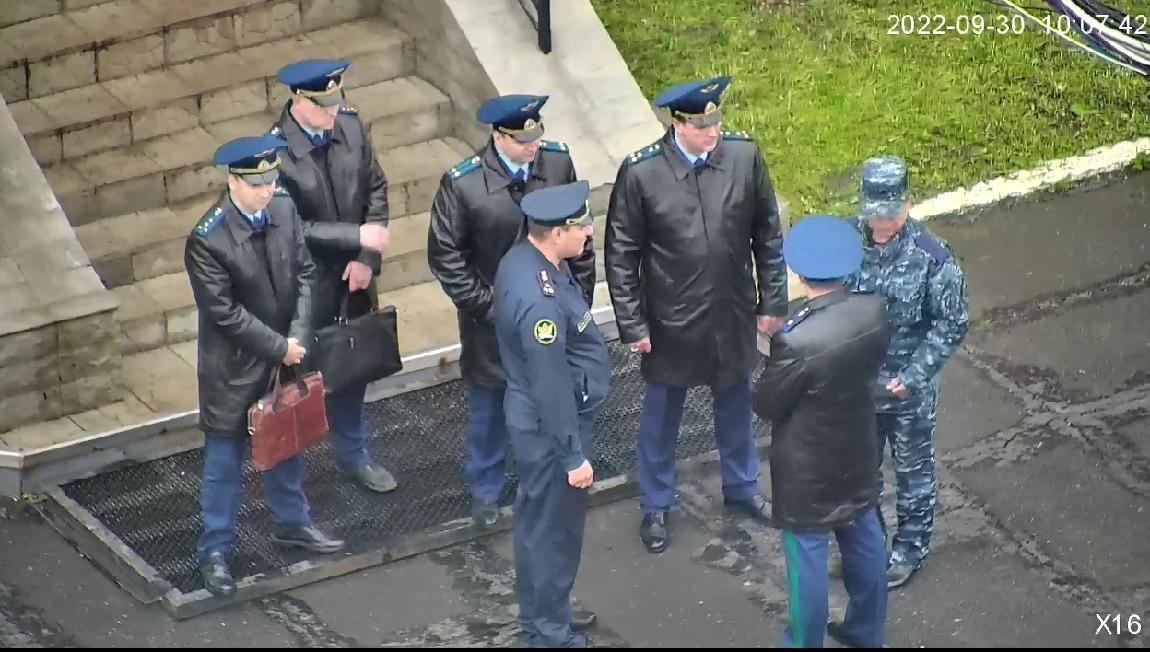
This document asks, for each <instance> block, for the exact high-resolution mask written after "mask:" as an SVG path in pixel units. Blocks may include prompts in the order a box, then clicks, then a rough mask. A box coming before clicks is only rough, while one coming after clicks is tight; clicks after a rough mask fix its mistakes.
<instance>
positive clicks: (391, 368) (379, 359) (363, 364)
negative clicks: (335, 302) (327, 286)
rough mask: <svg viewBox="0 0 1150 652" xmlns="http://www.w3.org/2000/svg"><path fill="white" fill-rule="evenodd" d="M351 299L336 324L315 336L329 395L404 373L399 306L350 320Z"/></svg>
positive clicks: (318, 365) (318, 358)
mask: <svg viewBox="0 0 1150 652" xmlns="http://www.w3.org/2000/svg"><path fill="white" fill-rule="evenodd" d="M347 304H348V297H347V296H346V295H345V296H344V299H343V302H342V304H341V305H340V310H339V317H337V318H336V320H335V323H334V324H332V325H330V326H325V327H324V328H321V329H320V330H319V331H318V332H317V333H316V335H315V339H316V342H315V358H314V359H315V361H316V365H317V367H318V369H319V371H320V372H321V373H322V374H323V381H324V386H325V388H326V390H327V392H328V393H331V392H336V391H339V390H341V389H344V388H346V387H353V386H356V385H365V384H367V383H370V382H372V381H375V380H379V379H380V378H387V377H388V376H391V375H393V374H395V373H397V372H399V371H401V370H402V369H403V362H402V360H401V359H400V355H399V328H398V320H397V316H396V312H395V306H384V307H381V308H374V307H373V308H372V309H371V310H370V311H369V312H367V313H366V314H364V315H361V316H359V317H356V318H355V319H350V320H349V319H348V318H347Z"/></svg>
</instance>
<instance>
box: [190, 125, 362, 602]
mask: <svg viewBox="0 0 1150 652" xmlns="http://www.w3.org/2000/svg"><path fill="white" fill-rule="evenodd" d="M285 145H286V143H285V142H284V141H282V140H280V139H278V138H274V137H270V136H261V137H247V138H239V139H236V140H234V141H231V142H228V143H226V144H224V145H223V146H221V147H220V148H219V149H218V150H217V151H216V154H215V162H216V164H218V165H223V166H227V169H228V172H229V174H228V190H227V191H225V192H224V193H223V195H222V196H221V197H220V200H219V201H218V202H216V204H215V205H214V206H212V207H211V208H210V209H208V212H207V213H206V214H205V215H204V216H203V218H202V219H200V221H199V222H198V223H197V224H196V226H195V227H194V228H193V230H192V233H191V234H190V235H189V236H188V239H187V243H186V245H185V250H184V265H185V268H186V270H187V273H188V278H189V280H190V282H191V286H192V293H193V294H194V295H195V299H196V307H197V309H198V310H199V342H198V346H199V353H198V361H199V363H198V365H197V377H198V381H199V398H200V428H201V429H203V431H204V435H205V437H204V470H203V489H202V493H201V505H202V508H203V520H204V531H203V534H202V536H201V537H200V540H199V544H198V546H197V549H196V556H197V561H198V562H199V565H200V572H201V575H202V576H203V580H204V585H205V587H206V588H207V589H208V591H210V592H211V593H213V594H216V595H229V594H231V593H234V592H235V590H236V583H235V580H234V579H233V577H232V574H231V571H230V569H229V568H228V560H227V557H228V554H229V552H230V550H231V547H232V544H233V543H234V541H235V525H236V522H235V521H236V510H237V508H238V507H239V502H240V498H241V497H242V495H243V489H242V485H241V479H242V475H243V462H244V457H245V455H246V454H247V451H248V445H249V438H248V411H249V409H250V408H251V406H252V405H253V404H254V403H256V402H257V401H258V400H259V399H260V397H261V396H263V395H264V394H265V392H267V391H268V389H269V385H270V381H271V380H272V374H273V373H278V372H280V371H281V370H282V366H284V365H287V366H295V365H299V364H300V363H301V362H302V361H303V360H304V356H305V355H306V354H307V350H306V348H305V347H304V346H303V345H302V344H301V343H302V342H306V341H308V336H307V333H308V330H309V329H310V324H309V323H308V322H309V316H310V310H311V307H310V304H311V292H312V283H313V279H314V277H315V266H314V264H313V263H312V259H311V255H310V254H309V253H308V248H307V244H306V242H305V239H304V233H303V228H302V225H301V222H300V219H299V216H298V215H297V214H296V209H295V204H293V203H292V201H291V199H290V198H289V197H288V196H287V195H286V193H284V192H283V191H282V190H279V189H278V188H277V187H276V184H275V182H276V179H277V178H278V175H279V170H278V167H279V157H278V154H277V149H278V148H281V147H284V146H285ZM350 244H351V243H350V242H349V243H348V245H349V246H350ZM303 478H304V463H303V460H302V459H300V457H299V456H298V455H297V456H294V457H291V458H289V459H286V460H284V461H283V462H281V463H280V464H278V465H276V466H274V467H273V468H271V469H268V470H266V471H265V472H264V473H263V484H264V491H265V496H266V499H267V503H268V506H269V507H270V508H271V512H272V516H273V519H274V521H275V523H276V531H275V533H274V535H273V540H274V541H275V542H276V543H278V544H280V545H282V546H287V547H297V548H304V549H307V550H311V551H313V552H318V553H331V552H336V551H338V550H340V549H342V548H343V546H344V544H343V542H342V541H337V540H334V539H332V538H331V537H329V536H327V535H326V534H324V533H323V532H320V531H319V530H318V529H316V528H315V527H313V526H312V523H311V518H310V515H309V511H308V503H307V497H306V496H305V495H304V492H303V486H302V485H303Z"/></svg>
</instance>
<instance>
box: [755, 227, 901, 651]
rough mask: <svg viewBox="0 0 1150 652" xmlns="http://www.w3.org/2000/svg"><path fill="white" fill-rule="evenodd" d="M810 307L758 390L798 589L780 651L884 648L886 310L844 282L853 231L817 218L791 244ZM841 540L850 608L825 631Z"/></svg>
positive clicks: (779, 340)
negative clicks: (832, 564)
mask: <svg viewBox="0 0 1150 652" xmlns="http://www.w3.org/2000/svg"><path fill="white" fill-rule="evenodd" d="M783 256H784V257H785V259H786V262H787V265H789V266H790V267H791V269H792V270H794V272H795V273H796V274H797V275H798V276H799V277H800V282H801V283H802V285H803V287H804V288H805V289H806V296H807V300H806V301H805V302H804V303H803V304H802V306H800V307H799V309H798V310H797V311H796V312H795V314H794V316H793V317H791V318H790V319H789V320H787V322H786V323H785V324H784V325H783V327H782V330H781V331H780V332H779V333H777V334H776V335H775V336H774V338H773V339H772V340H771V355H770V357H769V358H768V359H767V363H766V367H765V368H764V370H763V374H762V376H760V378H759V381H758V383H757V384H756V386H755V394H754V406H755V413H756V414H758V415H759V416H760V417H761V418H762V419H763V420H765V421H769V422H770V423H771V426H772V428H771V490H772V491H771V498H772V502H773V503H774V505H773V512H772V516H773V521H774V524H775V525H776V526H777V527H779V528H782V530H783V552H784V556H785V557H786V562H787V574H788V576H789V580H790V581H789V585H790V587H791V595H790V605H791V606H790V617H791V621H790V625H789V627H787V629H786V630H785V631H784V633H783V641H782V643H783V647H822V644H823V634H824V633H829V634H830V635H831V636H832V637H833V638H835V639H836V640H838V641H839V642H840V643H843V644H845V645H848V646H857V647H882V644H883V627H884V624H885V621H886V602H887V588H886V553H885V545H886V541H885V536H884V534H883V530H882V527H881V525H880V524H879V515H878V497H879V490H878V479H879V469H878V462H879V448H878V447H877V446H876V445H875V438H876V436H877V435H876V432H877V430H876V429H877V421H876V418H875V414H874V411H875V409H874V405H875V399H874V392H873V388H874V382H875V378H876V377H877V374H878V370H879V367H880V366H881V365H882V362H883V359H884V358H885V356H886V350H887V346H888V345H889V343H890V328H889V327H888V326H887V319H886V308H885V304H884V302H883V300H882V298H880V297H878V296H875V295H862V294H860V295H852V294H850V293H848V292H847V290H846V287H845V286H844V283H843V281H844V279H845V278H846V277H848V276H849V275H851V274H853V273H855V272H856V271H857V270H858V269H859V265H860V263H861V262H862V259H863V244H862V238H861V237H860V236H859V234H858V232H857V231H856V230H855V229H854V227H853V226H852V225H851V224H850V223H848V222H847V221H845V220H842V219H839V218H835V217H825V216H815V217H809V218H807V219H805V220H803V221H801V222H799V223H798V224H797V225H795V226H794V227H793V228H792V229H791V231H790V233H788V234H787V239H786V242H785V243H784V244H783ZM831 532H834V534H835V537H836V539H838V544H839V550H840V551H841V552H842V558H843V581H844V583H845V585H846V589H847V593H848V594H849V596H850V602H849V604H848V605H847V613H846V618H845V620H843V622H842V623H831V624H830V625H828V624H827V539H828V535H829V533H831Z"/></svg>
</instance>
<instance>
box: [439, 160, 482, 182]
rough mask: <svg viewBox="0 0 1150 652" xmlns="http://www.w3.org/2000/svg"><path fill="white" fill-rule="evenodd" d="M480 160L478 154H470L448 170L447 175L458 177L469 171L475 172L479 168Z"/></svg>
mask: <svg viewBox="0 0 1150 652" xmlns="http://www.w3.org/2000/svg"><path fill="white" fill-rule="evenodd" d="M479 161H480V159H479V157H478V156H470V157H468V158H465V159H463V161H461V162H460V163H459V164H458V165H456V166H455V167H453V168H451V169H450V170H448V171H447V176H449V177H451V178H452V179H458V178H459V177H461V176H463V175H465V174H467V173H468V172H474V171H476V170H478V169H479Z"/></svg>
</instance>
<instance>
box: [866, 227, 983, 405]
mask: <svg viewBox="0 0 1150 652" xmlns="http://www.w3.org/2000/svg"><path fill="white" fill-rule="evenodd" d="M855 224H856V228H858V229H859V232H860V233H861V234H862V236H863V242H864V244H865V246H866V249H865V255H864V256H863V262H862V265H861V266H860V267H859V271H858V272H856V273H855V274H853V275H851V277H850V278H849V279H847V288H848V289H850V290H852V291H854V292H861V293H864V294H866V293H874V294H877V295H879V296H881V297H883V298H884V299H885V300H886V306H887V315H888V316H889V318H890V322H891V326H892V327H893V331H892V334H891V342H890V348H889V349H888V350H887V356H886V361H885V362H884V363H883V366H882V369H880V370H879V378H878V382H876V383H875V399H876V404H875V409H877V410H878V411H879V412H888V413H901V414H913V413H916V412H920V411H927V412H929V411H933V410H934V409H935V405H936V403H937V401H938V381H939V376H940V374H941V373H942V368H943V366H944V365H945V364H946V362H947V360H949V359H950V358H951V356H952V355H953V354H954V352H955V350H956V349H957V348H958V346H959V345H960V344H962V341H963V340H964V339H965V338H966V333H967V330H968V329H969V327H970V303H969V299H968V297H967V290H966V280H965V277H964V276H963V272H962V268H961V267H959V263H958V259H957V257H956V256H955V255H954V253H953V252H952V251H951V250H950V246H949V245H948V244H947V243H946V241H945V240H942V239H941V238H939V237H937V236H935V235H933V234H931V233H930V232H929V231H927V229H926V228H925V227H924V226H923V225H922V224H920V223H919V222H918V221H917V220H914V219H910V220H907V222H906V226H904V227H903V229H902V231H900V232H899V233H898V235H897V236H895V238H894V239H893V240H891V241H890V242H889V243H888V244H885V245H878V244H876V243H875V242H874V237H873V236H872V234H871V231H870V227H869V226H868V225H867V223H866V221H865V220H857V221H856V222H855ZM894 378H898V379H899V380H901V381H902V382H903V385H904V386H905V387H906V388H907V391H909V392H910V396H909V397H908V398H906V399H905V400H904V399H901V398H899V397H897V396H895V395H894V394H891V393H890V391H889V390H887V389H886V384H887V382H889V381H890V380H892V379H894Z"/></svg>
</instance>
